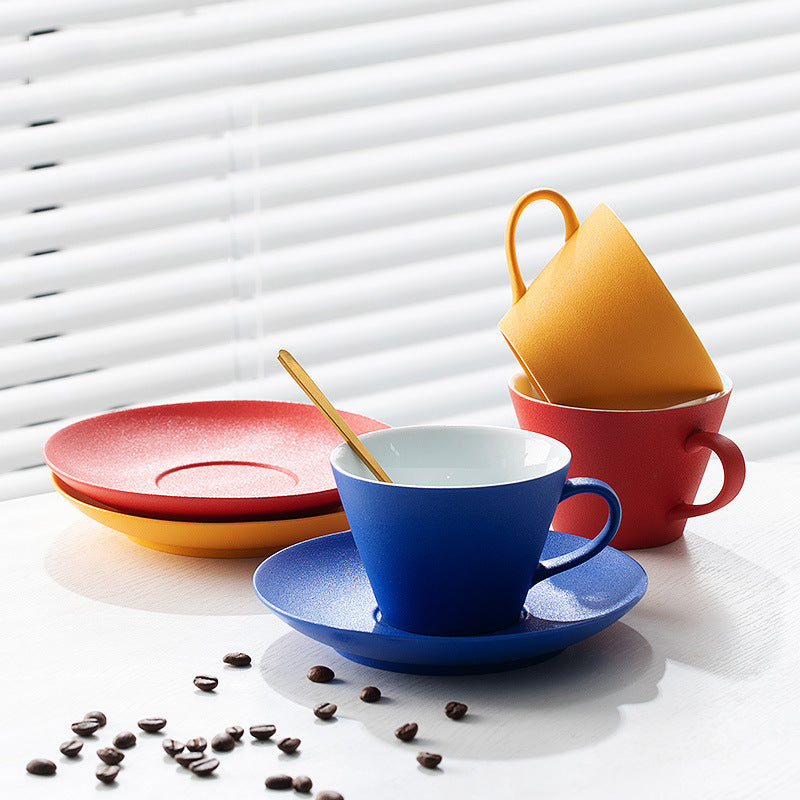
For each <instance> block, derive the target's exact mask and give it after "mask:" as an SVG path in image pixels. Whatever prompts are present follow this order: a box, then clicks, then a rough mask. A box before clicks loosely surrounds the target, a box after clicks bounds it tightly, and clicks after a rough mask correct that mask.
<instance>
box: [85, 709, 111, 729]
mask: <svg viewBox="0 0 800 800" xmlns="http://www.w3.org/2000/svg"><path fill="white" fill-rule="evenodd" d="M83 718H84V719H94V720H97V724H98V725H99V726H100V727H101V728H104V727H105V725H106V723H107V722H108V720H107V719H106V715H105V714H104V713H103V712H102V711H87V712H86V713H85V714H84V715H83Z"/></svg>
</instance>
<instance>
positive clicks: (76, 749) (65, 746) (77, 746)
mask: <svg viewBox="0 0 800 800" xmlns="http://www.w3.org/2000/svg"><path fill="white" fill-rule="evenodd" d="M82 747H83V742H81V741H79V740H78V739H70V740H69V741H68V742H62V743H61V746H60V747H59V748H58V749H59V750H60V751H61V752H62V753H63V754H64V755H65V756H67V758H75V756H77V755H78V753H80V751H81V748H82Z"/></svg>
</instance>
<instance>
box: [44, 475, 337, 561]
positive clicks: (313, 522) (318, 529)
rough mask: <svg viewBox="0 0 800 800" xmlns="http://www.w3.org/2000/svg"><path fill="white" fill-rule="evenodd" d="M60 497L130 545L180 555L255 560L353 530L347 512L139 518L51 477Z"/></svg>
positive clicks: (53, 476)
mask: <svg viewBox="0 0 800 800" xmlns="http://www.w3.org/2000/svg"><path fill="white" fill-rule="evenodd" d="M51 478H52V480H53V484H54V485H55V487H56V489H57V490H58V491H59V492H60V494H61V495H62V496H63V497H65V498H66V499H67V500H69V502H70V503H72V505H73V506H75V508H77V509H78V510H79V511H82V512H83V513H84V514H86V516H87V517H90V518H91V519H93V520H94V521H95V522H99V523H100V524H101V525H105V526H106V527H108V528H112V529H113V530H115V531H119V532H120V533H124V534H125V535H126V536H127V537H128V538H129V539H130V540H131V541H134V542H136V543H137V544H141V545H144V546H145V547H150V548H152V549H153V550H161V551H163V552H164V553H175V554H176V555H181V556H199V557H201V558H253V557H254V556H268V555H271V554H272V553H274V552H276V551H278V550H280V549H282V548H284V547H288V546H289V545H290V544H296V543H297V542H301V541H304V540H305V539H313V538H314V537H315V536H324V535H325V534H328V533H337V532H338V531H346V530H349V528H350V525H349V524H348V522H347V517H346V516H345V513H344V511H341V510H340V511H334V512H331V513H329V514H319V515H317V516H312V517H299V518H296V519H269V520H245V521H240V522H236V521H226V522H201V521H197V522H195V521H191V520H172V519H155V518H153V517H137V516H134V515H133V514H126V513H123V512H122V511H117V510H115V509H113V508H111V507H110V506H106V505H103V504H102V503H98V502H95V501H94V500H92V499H91V498H89V497H87V496H86V495H83V494H81V493H80V492H77V491H75V490H74V489H71V488H70V487H68V486H67V485H66V484H65V483H63V482H62V481H61V480H59V479H58V478H57V477H56V476H55V475H51Z"/></svg>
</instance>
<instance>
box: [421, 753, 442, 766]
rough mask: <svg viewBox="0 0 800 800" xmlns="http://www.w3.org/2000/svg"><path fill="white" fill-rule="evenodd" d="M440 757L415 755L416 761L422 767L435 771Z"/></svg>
mask: <svg viewBox="0 0 800 800" xmlns="http://www.w3.org/2000/svg"><path fill="white" fill-rule="evenodd" d="M441 760H442V757H441V756H440V755H439V754H438V753H425V752H422V753H419V754H418V755H417V761H419V763H420V764H422V766H423V767H427V769H436V767H438V766H439V764H440V763H441Z"/></svg>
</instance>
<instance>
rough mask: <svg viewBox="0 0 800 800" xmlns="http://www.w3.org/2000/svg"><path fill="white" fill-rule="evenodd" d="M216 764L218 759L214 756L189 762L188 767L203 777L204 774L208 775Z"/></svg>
mask: <svg viewBox="0 0 800 800" xmlns="http://www.w3.org/2000/svg"><path fill="white" fill-rule="evenodd" d="M218 766H219V761H217V759H216V758H203V759H201V760H200V761H195V762H194V763H193V764H189V769H190V770H191V771H192V772H194V774H195V775H202V776H203V777H205V776H206V775H210V774H211V773H212V772H213V771H214V770H215V769H216V768H217V767H218Z"/></svg>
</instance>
